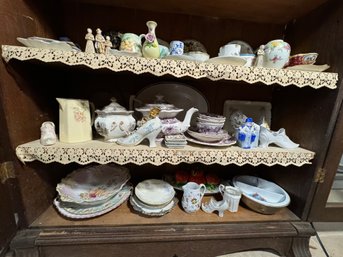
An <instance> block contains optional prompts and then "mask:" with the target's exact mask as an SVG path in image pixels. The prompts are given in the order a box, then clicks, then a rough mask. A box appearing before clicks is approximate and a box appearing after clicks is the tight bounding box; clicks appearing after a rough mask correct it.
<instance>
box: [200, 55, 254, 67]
mask: <svg viewBox="0 0 343 257" xmlns="http://www.w3.org/2000/svg"><path fill="white" fill-rule="evenodd" d="M206 62H207V63H215V64H227V65H236V66H244V65H245V64H246V62H247V61H246V60H245V59H244V58H241V57H239V56H218V57H214V58H211V59H208V60H207V61H206Z"/></svg>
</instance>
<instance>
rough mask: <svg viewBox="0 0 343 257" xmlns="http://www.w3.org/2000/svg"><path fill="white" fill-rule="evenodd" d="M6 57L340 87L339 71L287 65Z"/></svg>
mask: <svg viewBox="0 0 343 257" xmlns="http://www.w3.org/2000/svg"><path fill="white" fill-rule="evenodd" d="M2 57H3V58H4V60H5V61H6V62H9V61H10V60H11V59H17V60H21V61H26V60H31V59H35V60H39V61H42V62H47V63H52V62H61V63H64V64H66V65H70V66H73V65H85V66H88V67H90V68H92V69H100V68H106V69H110V70H112V71H116V72H118V71H130V72H133V73H135V74H141V73H151V74H154V75H156V76H162V75H166V74H169V75H172V76H174V77H178V78H179V77H184V76H189V77H193V78H196V79H199V78H209V79H211V80H234V81H245V82H247V83H250V84H252V83H256V82H262V83H264V84H267V85H271V84H275V83H276V84H279V85H282V86H289V85H296V86H298V87H304V86H310V87H313V88H315V89H317V88H321V87H327V88H331V89H334V88H336V87H337V85H336V83H337V81H338V74H337V73H330V72H310V71H299V70H287V69H269V68H260V67H244V66H235V65H226V64H215V63H206V62H196V61H184V60H168V59H148V58H144V57H133V56H116V55H104V54H89V53H84V52H73V51H61V50H54V49H40V48H30V47H21V46H9V45H3V46H2Z"/></svg>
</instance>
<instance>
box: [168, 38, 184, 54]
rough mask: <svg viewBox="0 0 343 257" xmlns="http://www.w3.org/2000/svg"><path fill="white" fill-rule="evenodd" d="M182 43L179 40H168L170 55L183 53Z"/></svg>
mask: <svg viewBox="0 0 343 257" xmlns="http://www.w3.org/2000/svg"><path fill="white" fill-rule="evenodd" d="M183 48H184V43H183V42H182V41H179V40H173V41H171V42H170V48H169V49H170V55H183Z"/></svg>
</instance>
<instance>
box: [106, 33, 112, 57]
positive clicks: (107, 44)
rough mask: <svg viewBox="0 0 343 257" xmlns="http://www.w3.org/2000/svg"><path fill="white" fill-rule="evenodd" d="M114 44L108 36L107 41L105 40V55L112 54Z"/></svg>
mask: <svg viewBox="0 0 343 257" xmlns="http://www.w3.org/2000/svg"><path fill="white" fill-rule="evenodd" d="M112 46H113V45H112V42H111V39H110V37H109V36H106V40H105V54H109V53H110V49H111V48H112Z"/></svg>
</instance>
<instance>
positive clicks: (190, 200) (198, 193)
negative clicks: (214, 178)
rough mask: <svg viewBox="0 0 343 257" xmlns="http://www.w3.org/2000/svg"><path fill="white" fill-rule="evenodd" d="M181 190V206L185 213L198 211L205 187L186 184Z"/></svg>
mask: <svg viewBox="0 0 343 257" xmlns="http://www.w3.org/2000/svg"><path fill="white" fill-rule="evenodd" d="M182 189H183V196H182V200H181V204H182V207H183V209H184V210H185V212H187V213H192V212H196V211H198V210H199V209H200V206H201V200H202V198H203V196H204V194H205V191H206V186H205V185H204V184H200V185H199V184H197V183H194V182H188V183H187V184H186V185H184V186H183V187H182Z"/></svg>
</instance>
